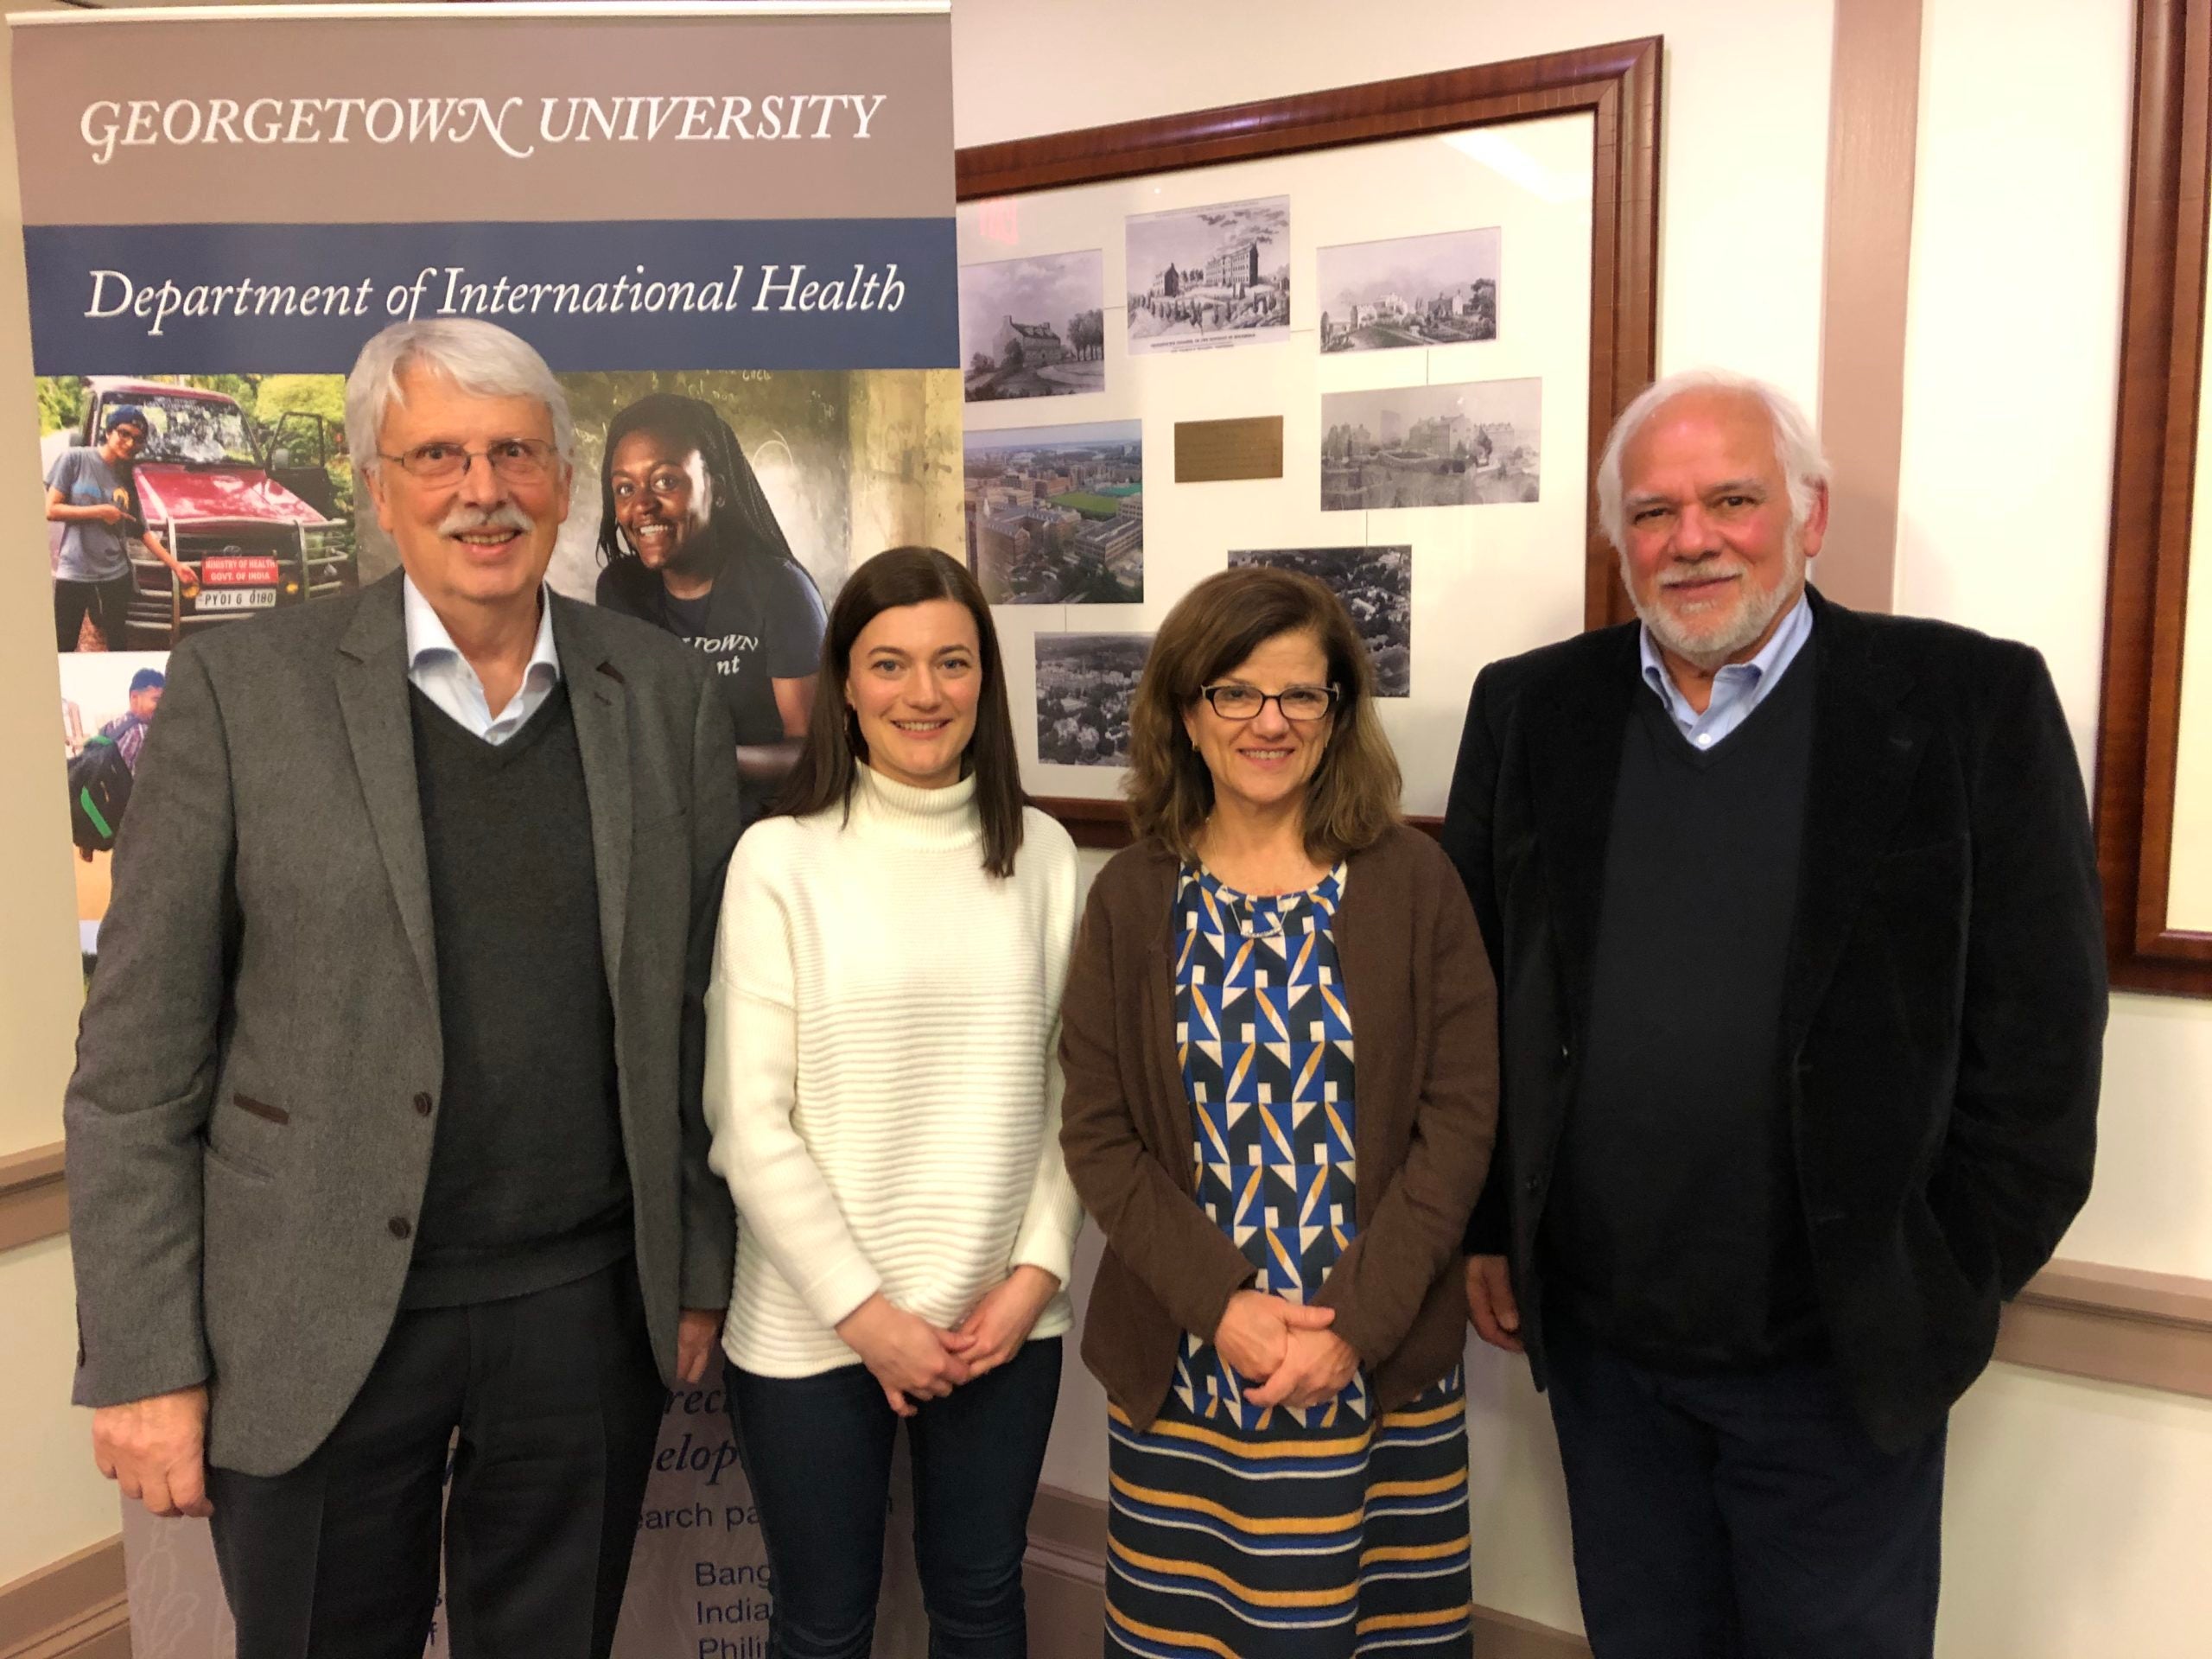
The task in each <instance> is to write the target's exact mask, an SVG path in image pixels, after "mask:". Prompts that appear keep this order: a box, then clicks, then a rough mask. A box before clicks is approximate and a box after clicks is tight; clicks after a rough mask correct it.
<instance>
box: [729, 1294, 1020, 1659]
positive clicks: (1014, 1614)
mask: <svg viewBox="0 0 2212 1659" xmlns="http://www.w3.org/2000/svg"><path fill="white" fill-rule="evenodd" d="M1059 1389H1060V1340H1059V1338H1058V1337H1047V1338H1042V1339H1039V1340H1036V1341H1033V1342H1030V1343H1027V1344H1025V1345H1024V1346H1023V1348H1022V1350H1021V1351H1020V1353H1019V1354H1017V1355H1015V1356H1014V1358H1012V1359H1010V1360H1008V1361H1007V1363H1005V1364H1004V1365H1001V1367H999V1369H998V1370H995V1371H991V1372H989V1373H988V1374H986V1375H985V1376H981V1377H978V1378H977V1379H976V1381H975V1382H973V1383H968V1384H967V1385H965V1386H964V1387H962V1388H957V1389H954V1390H953V1391H952V1392H951V1393H950V1394H949V1395H946V1396H945V1397H944V1399H942V1400H931V1401H927V1402H924V1403H923V1405H922V1406H921V1408H920V1409H919V1410H918V1411H917V1412H916V1413H915V1414H914V1416H913V1417H912V1419H910V1420H909V1421H908V1423H907V1438H908V1440H909V1442H910V1444H911V1446H912V1453H913V1466H914V1557H915V1562H916V1565H917V1566H918V1567H919V1568H920V1570H921V1579H922V1605H923V1606H924V1607H925V1609H926V1610H927V1611H928V1613H929V1620H930V1659H1025V1656H1026V1655H1027V1653H1028V1650H1029V1640H1028V1626H1027V1607H1026V1605H1025V1604H1024V1602H1023V1599H1022V1593H1021V1557H1022V1554H1023V1552H1024V1551H1025V1550H1026V1549H1027V1548H1028V1542H1029V1538H1028V1534H1029V1506H1030V1503H1031V1502H1032V1500H1033V1499H1034V1498H1035V1497H1036V1496H1037V1478H1038V1476H1039V1473H1041V1472H1042V1471H1043V1469H1044V1465H1045V1441H1046V1438H1047V1437H1048V1436H1049V1435H1050V1434H1051V1433H1052V1408H1053V1406H1054V1405H1055V1404H1056V1403H1057V1402H1058V1398H1059ZM728 1398H729V1412H730V1421H731V1423H732V1426H733V1427H734V1428H735V1429H736V1431H737V1449H738V1454H739V1456H740V1457H741V1459H742V1460H743V1461H744V1464H745V1473H746V1478H747V1480H749V1481H750V1482H751V1483H752V1486H753V1503H754V1504H755V1506H757V1507H758V1509H759V1510H760V1535H761V1541H762V1542H763V1543H764V1544H766V1547H767V1553H768V1572H769V1576H770V1579H771V1580H772V1584H773V1586H774V1592H773V1593H774V1605H773V1611H772V1613H771V1614H770V1617H769V1626H768V1650H769V1654H770V1656H771V1659H867V1655H868V1647H869V1643H871V1641H872V1640H873V1639H874V1634H875V1603H876V1595H877V1592H878V1590H879V1588H880V1585H881V1582H882V1579H883V1528H884V1510H885V1505H886V1503H887V1501H888V1498H889V1496H890V1491H891V1451H892V1445H893V1440H895V1438H896V1436H897V1433H898V1427H899V1419H898V1417H897V1416H896V1415H895V1414H893V1411H892V1409H891V1408H890V1406H889V1405H888V1404H887V1402H885V1400H884V1397H883V1390H882V1389H881V1388H880V1387H879V1386H878V1385H877V1383H876V1380H875V1379H874V1377H873V1376H870V1375H868V1368H867V1367H866V1366H865V1365H858V1364H855V1365H845V1366H841V1367H839V1368H838V1369H837V1370H834V1371H824V1372H823V1373H821V1374H820V1375H819V1376H798V1377H781V1376H756V1375H755V1374H753V1372H750V1371H746V1370H740V1369H739V1368H737V1367H736V1366H734V1365H733V1366H731V1367H730V1368H729V1371H728Z"/></svg>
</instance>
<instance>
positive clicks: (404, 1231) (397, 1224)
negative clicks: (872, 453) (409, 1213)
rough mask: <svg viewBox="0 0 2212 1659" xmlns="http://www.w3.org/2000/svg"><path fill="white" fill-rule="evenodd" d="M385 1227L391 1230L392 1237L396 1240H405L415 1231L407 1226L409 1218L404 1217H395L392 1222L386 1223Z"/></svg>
mask: <svg viewBox="0 0 2212 1659" xmlns="http://www.w3.org/2000/svg"><path fill="white" fill-rule="evenodd" d="M385 1226H386V1227H388V1228H390V1229H391V1236H393V1237H394V1238H404V1237H406V1236H408V1234H410V1233H411V1232H413V1231H414V1229H413V1228H412V1227H410V1226H409V1225H408V1224H407V1217H404V1216H394V1217H392V1218H391V1220H390V1221H387V1222H386V1223H385Z"/></svg>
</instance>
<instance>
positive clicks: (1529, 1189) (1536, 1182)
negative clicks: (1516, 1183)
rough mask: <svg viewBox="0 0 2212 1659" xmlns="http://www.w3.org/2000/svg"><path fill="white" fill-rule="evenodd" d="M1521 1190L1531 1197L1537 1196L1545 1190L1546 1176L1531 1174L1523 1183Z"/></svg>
mask: <svg viewBox="0 0 2212 1659" xmlns="http://www.w3.org/2000/svg"><path fill="white" fill-rule="evenodd" d="M1521 1190H1522V1192H1526V1193H1527V1194H1528V1195H1529V1197H1530V1198H1535V1196H1536V1194H1537V1193H1539V1192H1542V1191H1543V1190H1544V1178H1543V1177H1542V1176H1541V1175H1531V1176H1529V1178H1528V1179H1525V1180H1523V1181H1522V1183H1521Z"/></svg>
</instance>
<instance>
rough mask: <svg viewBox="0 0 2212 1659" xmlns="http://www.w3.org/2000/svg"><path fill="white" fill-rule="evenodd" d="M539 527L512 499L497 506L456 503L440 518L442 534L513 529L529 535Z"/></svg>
mask: <svg viewBox="0 0 2212 1659" xmlns="http://www.w3.org/2000/svg"><path fill="white" fill-rule="evenodd" d="M536 528H537V524H535V523H534V522H533V521H532V519H531V516H530V515H529V514H528V513H526V512H524V511H523V510H522V509H521V508H520V507H518V506H517V505H515V504H514V503H513V502H512V501H505V502H502V503H501V504H500V505H498V506H496V507H468V506H461V505H455V506H454V507H452V508H450V509H448V512H447V513H446V516H445V517H444V518H441V519H439V520H438V534H439V535H441V536H459V535H461V534H463V533H464V532H466V531H472V530H512V531H515V532H517V533H518V534H519V535H524V536H527V535H528V534H530V532H531V531H533V530H535V529H536Z"/></svg>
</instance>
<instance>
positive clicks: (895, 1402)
mask: <svg viewBox="0 0 2212 1659" xmlns="http://www.w3.org/2000/svg"><path fill="white" fill-rule="evenodd" d="M1059 1287H1060V1281H1058V1279H1056V1278H1055V1277H1053V1276H1052V1274H1049V1273H1047V1272H1046V1271H1045V1270H1044V1269H1043V1268H1033V1267H1018V1268H1014V1271H1013V1272H1011V1273H1009V1274H1007V1276H1006V1277H1005V1278H1004V1279H1002V1280H1001V1281H999V1282H998V1283H997V1284H995V1285H994V1286H992V1287H991V1288H990V1289H988V1290H987V1291H985V1292H984V1293H983V1294H982V1298H981V1300H978V1301H977V1302H976V1306H974V1307H972V1308H970V1309H969V1312H968V1316H967V1317H966V1318H965V1319H962V1320H961V1321H960V1323H959V1325H957V1326H956V1327H955V1328H954V1329H952V1330H950V1331H940V1330H938V1327H937V1326H935V1325H931V1323H930V1322H929V1321H928V1320H927V1319H923V1318H921V1317H920V1316H919V1315H918V1314H914V1313H908V1312H906V1309H904V1308H902V1307H899V1306H894V1305H893V1303H891V1302H890V1301H888V1300H886V1299H885V1297H884V1295H883V1293H882V1292H880V1291H878V1292H877V1293H876V1294H874V1295H873V1296H870V1297H869V1298H868V1300H866V1301H864V1302H862V1303H861V1305H860V1306H858V1307H856V1308H855V1309H854V1310H853V1311H852V1312H851V1313H848V1314H847V1315H846V1316H845V1317H844V1318H843V1319H841V1320H840V1321H838V1325H837V1335H838V1337H839V1338H840V1339H841V1340H842V1341H843V1343H844V1344H845V1345H846V1346H847V1347H848V1348H850V1349H851V1350H852V1351H854V1352H855V1353H856V1354H858V1355H859V1356H860V1357H861V1363H863V1364H865V1365H866V1366H867V1367H868V1374H869V1375H870V1376H874V1378H875V1380H876V1383H878V1385H879V1386H880V1387H881V1389H883V1397H884V1398H885V1399H886V1400H887V1401H888V1402H890V1404H891V1409H892V1410H893V1411H895V1412H897V1413H898V1414H899V1415H900V1416H901V1417H911V1416H912V1415H913V1414H914V1412H915V1409H916V1408H915V1405H914V1402H915V1401H917V1400H942V1399H943V1398H944V1396H945V1395H948V1394H950V1393H951V1392H952V1391H953V1389H957V1388H958V1387H959V1386H960V1385H961V1384H962V1383H971V1382H973V1381H974V1380H975V1379H976V1378H977V1377H979V1376H982V1375H983V1374H984V1373H985V1372H987V1371H990V1370H995V1369H997V1368H998V1367H999V1366H1001V1365H1003V1364H1005V1363H1006V1362H1007V1360H1009V1359H1011V1358H1013V1357H1014V1355H1015V1354H1017V1353H1019V1352H1020V1351H1021V1344H1023V1343H1025V1342H1027V1341H1028V1340H1029V1332H1030V1329H1031V1327H1032V1326H1033V1325H1035V1324H1036V1323H1037V1318H1038V1315H1039V1314H1040V1313H1043V1312H1044V1311H1045V1305H1046V1303H1047V1302H1049V1301H1051V1300H1052V1294H1053V1293H1054V1292H1055V1291H1057V1290H1058V1289H1059Z"/></svg>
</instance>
